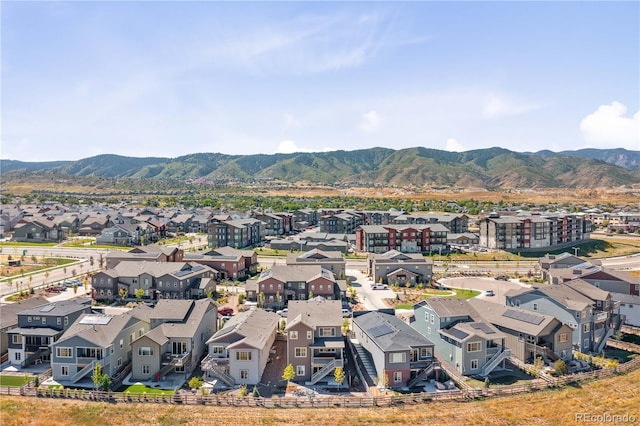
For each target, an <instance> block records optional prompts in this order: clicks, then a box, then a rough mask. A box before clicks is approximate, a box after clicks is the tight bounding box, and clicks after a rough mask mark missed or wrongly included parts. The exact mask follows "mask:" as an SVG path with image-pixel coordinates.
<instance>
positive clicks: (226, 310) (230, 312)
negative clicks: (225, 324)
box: [218, 308, 233, 316]
mask: <svg viewBox="0 0 640 426" xmlns="http://www.w3.org/2000/svg"><path fill="white" fill-rule="evenodd" d="M218 315H222V316H229V315H233V309H231V308H220V309H218Z"/></svg>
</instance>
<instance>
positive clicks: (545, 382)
mask: <svg viewBox="0 0 640 426" xmlns="http://www.w3.org/2000/svg"><path fill="white" fill-rule="evenodd" d="M443 365H444V366H446V367H449V366H447V365H446V363H443ZM638 368H640V357H638V358H635V359H633V360H631V361H629V362H626V363H624V364H620V365H618V366H617V367H616V368H603V369H599V370H593V371H588V372H582V373H575V374H569V375H564V376H559V377H553V376H548V375H543V374H540V375H539V378H535V379H532V380H531V381H529V382H528V383H525V384H517V385H512V386H500V387H489V388H472V387H470V386H469V385H468V384H466V383H464V381H463V380H462V379H461V378H460V377H459V375H457V374H455V373H456V372H455V370H453V369H451V368H449V370H453V371H447V369H446V368H445V371H447V374H449V375H450V377H451V378H452V380H454V381H458V380H460V381H461V382H462V383H463V386H462V389H461V390H454V391H448V392H439V393H425V392H421V393H411V394H400V395H398V394H395V395H385V396H371V395H367V396H324V395H322V396H315V395H314V396H304V397H288V396H287V397H279V396H273V397H271V398H263V397H257V398H255V397H253V396H245V397H240V396H234V395H229V394H211V395H203V394H202V393H200V392H180V393H175V394H170V393H166V394H159V393H149V394H147V393H144V392H143V393H130V392H98V391H91V390H85V389H59V388H43V387H41V388H36V387H34V386H33V382H30V383H28V384H25V385H24V386H21V387H17V386H1V387H0V395H23V396H32V397H38V398H71V399H79V400H86V401H104V402H112V403H123V404H129V403H157V404H183V405H214V406H232V407H270V408H276V407H278V408H332V407H376V406H378V407H389V406H401V405H411V404H423V403H428V402H430V401H468V400H469V399H475V398H485V397H495V396H504V395H512V394H517V393H523V392H531V391H536V390H543V389H546V388H551V387H561V386H567V385H569V384H572V383H579V382H584V381H590V380H597V379H603V378H607V377H613V376H615V375H617V374H621V373H626V372H629V371H631V370H635V369H638Z"/></svg>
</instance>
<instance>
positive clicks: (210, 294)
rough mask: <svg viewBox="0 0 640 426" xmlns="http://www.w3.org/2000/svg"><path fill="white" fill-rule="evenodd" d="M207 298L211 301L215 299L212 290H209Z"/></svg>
mask: <svg viewBox="0 0 640 426" xmlns="http://www.w3.org/2000/svg"><path fill="white" fill-rule="evenodd" d="M207 297H208V298H209V299H213V290H211V289H209V290H207Z"/></svg>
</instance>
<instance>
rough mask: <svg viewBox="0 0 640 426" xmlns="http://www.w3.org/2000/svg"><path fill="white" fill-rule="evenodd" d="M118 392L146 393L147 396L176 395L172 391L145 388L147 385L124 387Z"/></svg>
mask: <svg viewBox="0 0 640 426" xmlns="http://www.w3.org/2000/svg"><path fill="white" fill-rule="evenodd" d="M118 392H131V393H142V392H146V393H147V394H150V393H157V394H165V395H173V393H174V391H172V390H167V389H157V388H150V387H148V386H145V385H131V386H122V387H120V388H119V389H118Z"/></svg>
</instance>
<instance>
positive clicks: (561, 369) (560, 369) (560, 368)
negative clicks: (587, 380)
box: [553, 359, 568, 375]
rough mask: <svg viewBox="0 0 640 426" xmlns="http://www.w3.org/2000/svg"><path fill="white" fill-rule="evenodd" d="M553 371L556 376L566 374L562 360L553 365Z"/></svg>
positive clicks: (565, 366) (565, 365)
mask: <svg viewBox="0 0 640 426" xmlns="http://www.w3.org/2000/svg"><path fill="white" fill-rule="evenodd" d="M553 371H554V372H555V373H556V374H557V375H562V374H567V371H568V369H567V364H566V363H565V362H564V361H563V360H561V359H559V360H557V361H556V362H554V363H553Z"/></svg>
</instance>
